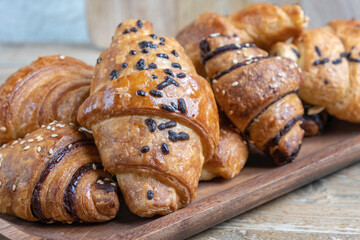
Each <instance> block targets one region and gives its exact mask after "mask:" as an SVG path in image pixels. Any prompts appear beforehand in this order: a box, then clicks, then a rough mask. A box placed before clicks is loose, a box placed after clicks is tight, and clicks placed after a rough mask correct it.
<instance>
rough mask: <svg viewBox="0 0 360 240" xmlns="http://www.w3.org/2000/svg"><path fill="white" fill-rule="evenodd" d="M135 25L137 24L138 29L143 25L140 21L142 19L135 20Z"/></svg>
mask: <svg viewBox="0 0 360 240" xmlns="http://www.w3.org/2000/svg"><path fill="white" fill-rule="evenodd" d="M136 25H137V26H138V28H140V29H141V28H142V27H143V23H142V21H141V20H140V19H139V20H137V22H136Z"/></svg>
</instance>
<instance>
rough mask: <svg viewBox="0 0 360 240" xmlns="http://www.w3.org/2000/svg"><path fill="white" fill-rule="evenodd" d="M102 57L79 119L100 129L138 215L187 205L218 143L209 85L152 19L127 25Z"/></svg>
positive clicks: (104, 151) (102, 144)
mask: <svg viewBox="0 0 360 240" xmlns="http://www.w3.org/2000/svg"><path fill="white" fill-rule="evenodd" d="M127 29H132V30H131V31H127ZM100 58H101V61H100V63H99V64H97V65H96V68H95V78H94V80H93V82H92V84H91V95H90V97H89V98H88V99H87V100H85V102H84V104H83V105H82V106H81V107H80V109H79V113H78V120H79V122H80V123H81V124H82V125H84V126H85V127H87V128H89V129H91V130H92V131H93V133H94V138H95V142H96V144H97V146H98V148H99V150H100V155H101V159H102V162H103V163H104V166H105V168H106V169H107V170H108V171H109V172H110V173H112V174H113V175H116V176H117V179H118V182H119V186H120V188H121V190H122V192H123V195H124V198H125V201H126V203H127V205H128V207H129V209H130V210H131V211H132V212H134V213H135V214H138V215H140V216H144V217H150V216H153V215H155V214H167V213H169V212H172V211H175V210H176V209H178V208H181V207H184V206H186V205H187V204H189V203H190V202H191V201H192V200H193V199H194V197H195V192H196V189H197V185H198V181H199V177H200V173H201V168H202V165H203V163H204V159H210V158H211V157H212V155H213V154H214V151H215V147H216V146H217V144H218V139H219V120H218V113H217V108H216V103H215V99H214V95H213V94H212V91H211V88H210V86H209V84H208V82H207V81H206V80H205V79H203V78H202V77H200V76H199V75H197V74H196V72H195V69H194V66H193V64H192V63H191V61H190V59H189V58H188V57H187V56H186V54H185V52H184V50H183V48H182V47H181V46H180V44H179V43H177V42H176V41H175V40H174V39H172V38H167V37H158V36H156V35H154V34H153V33H152V26H151V24H150V23H149V22H145V21H143V22H142V21H140V20H134V19H131V20H127V21H125V22H123V23H122V24H121V25H120V26H119V27H118V28H117V30H116V33H115V36H114V40H113V43H112V44H111V46H110V48H109V49H107V50H105V51H104V52H103V53H102V54H101V55H100ZM185 149H191V151H186V150H185ZM150 190H151V191H150ZM149 191H150V193H149V194H148V192H149ZM149 196H150V197H149Z"/></svg>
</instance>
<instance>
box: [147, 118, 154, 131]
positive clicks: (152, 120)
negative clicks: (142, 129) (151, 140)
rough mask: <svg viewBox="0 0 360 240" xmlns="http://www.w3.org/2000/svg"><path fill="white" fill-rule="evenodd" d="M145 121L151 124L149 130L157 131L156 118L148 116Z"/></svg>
mask: <svg viewBox="0 0 360 240" xmlns="http://www.w3.org/2000/svg"><path fill="white" fill-rule="evenodd" d="M145 123H146V124H147V125H148V126H149V131H150V132H155V130H156V122H155V120H154V119H152V118H147V119H146V120H145Z"/></svg>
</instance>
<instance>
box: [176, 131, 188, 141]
mask: <svg viewBox="0 0 360 240" xmlns="http://www.w3.org/2000/svg"><path fill="white" fill-rule="evenodd" d="M177 139H178V140H180V141H184V140H189V139H190V136H189V134H187V133H186V132H179V134H178V136H177Z"/></svg>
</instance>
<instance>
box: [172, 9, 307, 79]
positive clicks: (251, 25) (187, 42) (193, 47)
mask: <svg viewBox="0 0 360 240" xmlns="http://www.w3.org/2000/svg"><path fill="white" fill-rule="evenodd" d="M308 21H309V19H308V17H307V16H305V14H304V12H303V11H302V9H301V8H300V7H299V6H297V5H285V6H283V7H282V8H279V7H277V6H274V5H272V4H270V3H258V4H252V5H250V6H249V7H247V8H244V9H243V10H240V11H238V12H235V13H233V14H231V15H229V16H227V17H222V16H220V15H219V14H217V13H204V14H202V15H200V16H198V17H197V18H196V19H195V20H194V21H193V22H191V23H190V24H189V25H187V26H185V27H184V28H183V29H182V30H180V32H179V33H178V34H177V36H176V39H177V40H178V41H179V42H180V44H181V45H182V46H183V47H184V49H185V51H186V53H187V54H188V55H189V57H190V59H191V60H192V61H193V63H194V65H195V67H196V70H197V71H198V73H199V74H200V75H202V76H204V77H205V76H206V73H205V69H204V66H203V65H202V64H201V54H200V49H199V43H200V41H201V40H202V39H203V38H206V37H208V36H209V35H211V34H215V35H216V34H218V33H220V34H223V35H226V36H233V37H237V38H239V40H238V41H239V42H243V43H255V44H256V45H258V46H260V47H262V48H264V49H269V48H270V47H271V46H272V45H273V44H274V43H275V42H278V41H284V40H286V39H288V38H290V37H296V36H298V35H300V33H301V32H302V31H303V29H304V28H306V26H307V24H308Z"/></svg>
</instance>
